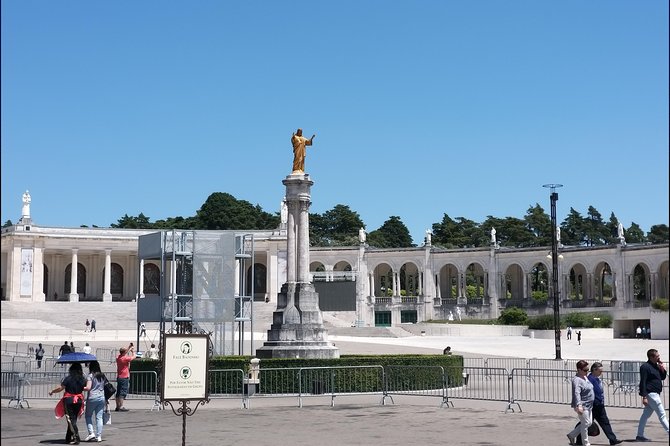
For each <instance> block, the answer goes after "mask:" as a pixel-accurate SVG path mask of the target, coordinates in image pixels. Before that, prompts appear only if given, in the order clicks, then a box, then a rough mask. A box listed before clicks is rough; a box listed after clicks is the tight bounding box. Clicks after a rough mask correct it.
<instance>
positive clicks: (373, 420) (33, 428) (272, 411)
mask: <svg viewBox="0 0 670 446" xmlns="http://www.w3.org/2000/svg"><path fill="white" fill-rule="evenodd" d="M380 401H381V397H380V396H379V395H370V396H342V397H338V398H337V399H336V401H335V406H334V407H330V405H329V404H330V399H329V398H324V397H314V398H311V399H305V402H304V406H303V408H299V407H298V405H297V400H296V399H295V398H264V397H259V398H252V400H251V408H250V409H242V408H241V404H240V401H239V400H212V402H210V403H209V404H205V405H201V406H200V407H199V408H198V409H197V410H196V412H195V413H194V414H193V415H192V416H189V417H186V442H185V444H186V445H212V444H214V445H241V444H244V445H253V446H277V445H280V446H281V445H295V444H318V445H320V446H348V445H385V446H395V445H398V446H401V445H402V446H407V445H437V444H453V445H479V446H481V445H544V446H554V445H556V446H558V445H560V446H564V445H567V444H568V441H567V438H566V436H565V434H566V433H567V432H568V431H569V430H570V429H572V427H573V426H574V425H575V423H576V416H575V414H574V412H573V411H572V410H571V409H570V408H569V407H567V406H562V405H551V404H533V403H522V405H521V408H522V412H519V411H518V410H517V411H515V412H510V413H505V408H506V404H505V403H502V402H487V401H468V400H453V402H454V406H455V407H450V408H440V407H439V402H440V401H439V399H436V398H431V397H397V396H396V397H394V401H395V404H391V403H390V402H387V404H386V405H380ZM127 403H128V407H129V408H130V411H129V412H125V413H123V412H112V424H111V425H109V426H105V427H104V429H103V435H102V438H103V444H111V445H124V446H129V445H135V444H143V443H147V442H149V443H150V444H155V445H159V444H160V445H181V444H182V416H181V415H175V414H174V413H173V411H172V410H171V409H170V408H169V407H168V408H167V410H161V411H153V412H152V411H150V410H149V408H150V405H151V402H148V401H137V400H130V401H128V402H127ZM51 405H53V402H47V401H42V402H38V403H36V406H33V407H32V408H30V409H13V408H11V409H10V408H7V407H3V408H2V409H1V415H2V434H1V441H2V446H23V445H36V444H38V445H39V444H43V445H50V444H63V443H64V438H65V422H64V421H63V420H62V419H61V420H57V419H55V418H54V416H53V410H52V408H50V407H49V406H51ZM194 406H195V404H191V405H190V407H194ZM608 412H609V415H610V419H611V421H612V425H613V428H614V431H615V433H617V435H618V436H619V438H621V439H623V440H627V441H629V442H630V441H634V438H635V433H636V428H637V420H638V418H639V415H640V410H639V409H618V408H611V409H608ZM78 426H79V427H80V428H83V430H85V429H86V428H85V422H84V420H83V418H82V419H80V420H79V422H78ZM645 435H646V436H647V437H650V438H651V439H652V440H654V442H653V443H649V444H667V441H668V435H667V434H666V433H665V432H664V431H663V430H662V428H661V426H660V423H659V422H658V419H657V418H655V417H654V418H651V419H650V421H649V423H648V425H647V430H646V432H645ZM591 444H593V445H607V444H609V443H608V441H607V438H606V437H604V435H602V434H601V435H600V436H598V437H594V438H592V442H591Z"/></svg>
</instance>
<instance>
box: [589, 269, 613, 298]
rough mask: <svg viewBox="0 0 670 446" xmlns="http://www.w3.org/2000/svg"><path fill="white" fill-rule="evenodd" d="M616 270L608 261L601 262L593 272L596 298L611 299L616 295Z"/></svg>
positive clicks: (594, 295) (594, 296)
mask: <svg viewBox="0 0 670 446" xmlns="http://www.w3.org/2000/svg"><path fill="white" fill-rule="evenodd" d="M614 289H615V285H614V271H613V270H612V266H611V265H610V264H609V263H608V262H606V261H602V262H599V263H598V264H597V265H596V267H595V269H594V272H593V298H594V299H596V300H600V301H603V300H607V301H609V300H611V299H612V298H613V297H614Z"/></svg>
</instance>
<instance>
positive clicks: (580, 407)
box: [567, 359, 595, 446]
mask: <svg viewBox="0 0 670 446" xmlns="http://www.w3.org/2000/svg"><path fill="white" fill-rule="evenodd" d="M588 365H589V363H588V362H586V361H584V360H583V359H580V360H579V361H577V374H576V375H575V376H574V377H573V378H572V402H571V403H570V406H571V407H572V408H573V409H574V411H575V412H576V413H577V417H578V418H579V423H578V424H577V426H575V428H574V429H573V430H572V431H570V433H568V434H567V437H568V440H569V441H570V444H571V445H574V444H576V443H575V442H576V441H577V435H579V434H581V435H582V444H583V445H584V446H591V443H590V442H589V426H591V423H592V422H593V421H592V418H591V415H592V413H591V412H592V410H593V400H594V398H595V396H594V394H593V384H591V381H589V380H588V379H587V378H586V375H587V374H588V373H589V367H588Z"/></svg>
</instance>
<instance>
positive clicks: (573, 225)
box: [561, 208, 586, 246]
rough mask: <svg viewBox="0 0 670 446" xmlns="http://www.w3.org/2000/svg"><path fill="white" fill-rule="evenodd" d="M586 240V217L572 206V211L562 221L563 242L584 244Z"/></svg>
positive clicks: (565, 243) (566, 243)
mask: <svg viewBox="0 0 670 446" xmlns="http://www.w3.org/2000/svg"><path fill="white" fill-rule="evenodd" d="M585 241H586V234H585V233H584V218H583V217H582V214H580V213H579V212H577V211H576V210H575V209H574V208H570V212H569V213H568V215H567V217H565V220H563V223H561V243H563V244H564V245H577V246H579V245H583V244H584V243H585Z"/></svg>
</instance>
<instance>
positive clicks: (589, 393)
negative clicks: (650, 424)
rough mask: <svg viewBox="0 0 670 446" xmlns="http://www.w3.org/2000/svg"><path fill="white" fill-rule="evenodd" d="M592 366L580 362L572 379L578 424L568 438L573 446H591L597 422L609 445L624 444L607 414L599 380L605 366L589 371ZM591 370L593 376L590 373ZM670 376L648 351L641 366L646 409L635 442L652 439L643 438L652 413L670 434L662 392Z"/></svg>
mask: <svg viewBox="0 0 670 446" xmlns="http://www.w3.org/2000/svg"><path fill="white" fill-rule="evenodd" d="M588 365H589V363H588V362H586V361H584V360H580V361H578V362H577V374H576V375H575V376H574V377H573V378H572V401H571V404H570V406H571V407H572V408H573V409H574V411H575V412H576V413H577V417H578V418H579V423H578V424H577V426H575V428H574V429H573V430H572V431H571V432H570V433H568V434H567V437H568V440H569V441H570V444H571V445H575V444H581V445H584V446H589V445H590V444H591V443H590V442H589V427H590V426H591V425H592V424H593V421H594V420H595V421H597V422H598V424H599V425H600V427H601V428H602V430H603V432H604V433H605V436H606V437H607V439H608V440H609V443H610V445H615V444H620V443H623V440H620V439H618V438H617V436H616V435H615V434H614V432H613V431H612V426H611V425H610V421H609V418H608V417H607V411H606V410H605V397H604V392H603V387H602V381H601V378H600V376H601V375H602V373H603V365H602V364H601V363H599V362H594V363H593V364H592V365H591V367H590V369H589V367H588ZM589 370H590V373H589ZM667 376H668V374H667V371H666V370H665V365H664V364H663V361H662V360H661V355H660V354H659V353H658V350H656V349H650V350H648V351H647V362H645V363H644V364H642V365H641V366H640V385H639V393H640V396H641V397H642V405H643V406H644V409H643V411H642V415H641V416H640V421H639V422H638V427H637V435H636V437H635V441H638V442H648V441H651V440H650V439H649V438H647V437H645V436H644V429H645V427H646V425H647V421H648V420H649V417H650V416H651V414H652V413H654V412H655V413H656V415H657V416H658V419H659V421H660V422H661V425H662V426H663V428H664V429H665V431H666V432H667V433H668V434H670V428H669V427H668V418H667V416H666V414H665V408H664V406H663V401H662V400H661V396H660V394H661V391H662V390H663V380H665V378H666V377H667Z"/></svg>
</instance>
